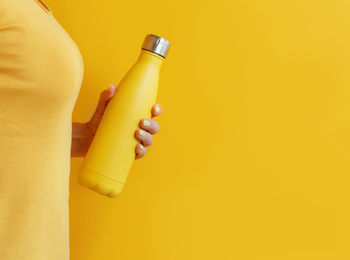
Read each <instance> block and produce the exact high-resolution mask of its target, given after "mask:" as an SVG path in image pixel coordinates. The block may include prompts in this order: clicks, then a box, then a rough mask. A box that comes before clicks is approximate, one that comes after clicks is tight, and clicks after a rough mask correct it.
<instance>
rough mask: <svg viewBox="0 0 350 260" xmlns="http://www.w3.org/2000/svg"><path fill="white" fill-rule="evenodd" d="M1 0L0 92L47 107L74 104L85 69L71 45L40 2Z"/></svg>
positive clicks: (73, 43)
mask: <svg viewBox="0 0 350 260" xmlns="http://www.w3.org/2000/svg"><path fill="white" fill-rule="evenodd" d="M2 1H4V8H3V17H4V19H2V22H3V23H2V24H1V25H0V77H1V79H2V81H1V82H0V88H1V91H2V93H3V94H5V95H6V93H8V94H11V91H15V92H16V93H17V94H20V95H21V96H23V97H26V98H28V99H32V100H33V102H36V101H41V102H42V101H43V100H44V101H45V102H46V103H45V104H47V106H50V105H56V106H60V105H63V106H64V105H72V104H74V102H75V99H76V98H77V95H78V92H79V89H80V85H81V81H82V77H83V70H84V64H83V60H82V56H81V54H80V51H79V49H78V46H77V45H76V43H75V42H74V41H73V40H72V39H71V37H70V36H69V34H68V33H67V32H66V30H65V29H64V28H63V27H62V26H61V25H60V24H59V22H58V21H57V20H56V18H55V17H54V16H53V15H52V13H50V12H48V10H47V9H45V2H43V1H42V0H2Z"/></svg>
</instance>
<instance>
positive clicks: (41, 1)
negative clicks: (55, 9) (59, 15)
mask: <svg viewBox="0 0 350 260" xmlns="http://www.w3.org/2000/svg"><path fill="white" fill-rule="evenodd" d="M34 1H35V2H36V3H37V4H39V5H40V6H41V8H43V9H44V10H45V12H46V13H48V14H52V12H51V9H50V7H49V6H48V5H47V4H46V3H45V2H44V0H34Z"/></svg>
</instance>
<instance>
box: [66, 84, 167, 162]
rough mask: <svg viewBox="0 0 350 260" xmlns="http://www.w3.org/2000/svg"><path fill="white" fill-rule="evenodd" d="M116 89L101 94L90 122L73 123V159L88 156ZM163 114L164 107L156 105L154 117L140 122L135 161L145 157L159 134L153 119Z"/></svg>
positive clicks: (106, 90) (109, 89) (113, 87)
mask: <svg viewBox="0 0 350 260" xmlns="http://www.w3.org/2000/svg"><path fill="white" fill-rule="evenodd" d="M116 89H117V88H116V86H115V85H114V84H111V85H110V86H109V88H108V89H105V90H103V91H102V92H101V93H100V99H99V102H98V105H97V108H96V110H95V112H94V114H93V116H92V117H91V119H90V120H89V121H88V122H85V123H76V122H73V123H72V146H71V157H84V156H85V155H86V153H87V151H88V149H89V147H90V144H91V142H92V140H93V137H94V135H95V133H96V130H97V128H98V126H99V124H100V121H101V119H102V117H103V114H104V111H105V109H106V107H107V104H108V102H109V100H111V98H112V97H113V96H114V94H115V91H116ZM161 113H162V107H161V106H160V104H155V105H153V107H152V117H151V118H142V119H141V120H140V122H139V128H137V130H136V131H135V138H136V139H137V140H138V141H139V143H138V144H137V145H136V146H135V159H140V158H142V157H143V156H145V154H146V147H147V146H150V145H151V144H152V142H153V135H154V134H156V133H158V132H159V124H158V122H157V121H155V120H154V119H153V118H154V117H156V116H159V115H160V114H161ZM145 122H146V123H145ZM147 122H148V125H147Z"/></svg>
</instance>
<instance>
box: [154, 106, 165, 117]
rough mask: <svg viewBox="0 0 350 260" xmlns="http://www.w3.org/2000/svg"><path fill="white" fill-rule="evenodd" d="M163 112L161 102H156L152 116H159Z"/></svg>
mask: <svg viewBox="0 0 350 260" xmlns="http://www.w3.org/2000/svg"><path fill="white" fill-rule="evenodd" d="M162 112H163V110H162V107H161V105H160V104H155V105H154V106H153V107H152V117H155V116H159V115H160V114H161V113H162Z"/></svg>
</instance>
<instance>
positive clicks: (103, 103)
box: [89, 84, 117, 128]
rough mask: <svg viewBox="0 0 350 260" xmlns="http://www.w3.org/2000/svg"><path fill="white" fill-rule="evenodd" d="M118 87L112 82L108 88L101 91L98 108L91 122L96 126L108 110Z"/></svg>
mask: <svg viewBox="0 0 350 260" xmlns="http://www.w3.org/2000/svg"><path fill="white" fill-rule="evenodd" d="M116 89H117V87H116V86H115V85H114V84H110V85H109V87H108V88H107V89H105V90H103V91H102V92H101V94H100V99H99V101H98V104H97V107H96V110H95V112H94V114H93V116H92V118H91V119H90V122H89V123H90V124H91V125H92V126H93V127H94V128H97V127H98V125H99V123H100V121H101V119H102V116H103V114H104V112H105V110H106V107H107V104H108V102H109V101H110V100H111V98H112V97H113V96H114V94H115V91H116Z"/></svg>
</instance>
